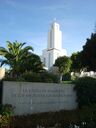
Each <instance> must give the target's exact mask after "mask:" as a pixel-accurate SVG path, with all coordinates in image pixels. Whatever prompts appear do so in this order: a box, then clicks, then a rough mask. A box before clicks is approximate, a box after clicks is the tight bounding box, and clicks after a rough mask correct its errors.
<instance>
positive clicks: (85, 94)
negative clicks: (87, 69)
mask: <svg viewBox="0 0 96 128" xmlns="http://www.w3.org/2000/svg"><path fill="white" fill-rule="evenodd" d="M75 84H76V86H75V90H76V92H77V102H78V104H79V107H83V106H87V105H90V104H94V103H95V104H96V79H94V78H91V77H82V78H79V79H78V80H77V81H76V82H75Z"/></svg>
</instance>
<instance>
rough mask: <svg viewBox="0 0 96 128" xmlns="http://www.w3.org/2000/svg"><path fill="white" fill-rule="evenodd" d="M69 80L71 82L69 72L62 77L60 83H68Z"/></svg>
mask: <svg viewBox="0 0 96 128" xmlns="http://www.w3.org/2000/svg"><path fill="white" fill-rule="evenodd" d="M70 80H71V75H70V73H69V72H68V73H66V74H64V75H63V77H62V81H70Z"/></svg>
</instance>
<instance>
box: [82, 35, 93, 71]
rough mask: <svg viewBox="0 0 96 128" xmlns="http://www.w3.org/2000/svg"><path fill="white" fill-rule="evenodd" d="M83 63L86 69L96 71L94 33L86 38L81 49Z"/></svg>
mask: <svg viewBox="0 0 96 128" xmlns="http://www.w3.org/2000/svg"><path fill="white" fill-rule="evenodd" d="M82 57H83V65H84V66H85V67H86V68H87V70H91V71H96V33H92V35H91V38H90V39H89V38H88V39H87V41H86V44H85V45H84V46H83V51H82Z"/></svg>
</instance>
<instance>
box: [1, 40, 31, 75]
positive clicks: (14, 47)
mask: <svg viewBox="0 0 96 128" xmlns="http://www.w3.org/2000/svg"><path fill="white" fill-rule="evenodd" d="M25 44H26V43H19V42H17V41H15V42H13V43H11V42H10V41H7V48H6V49H5V48H3V47H0V55H1V56H3V57H4V59H3V61H2V62H1V66H2V65H4V64H7V65H9V66H10V71H11V75H13V76H14V77H18V76H20V73H21V71H22V70H21V69H22V68H23V63H24V62H25V60H26V58H27V57H29V54H30V52H29V51H30V50H31V51H33V48H32V47H31V46H26V47H24V45H25ZM23 70H25V69H23Z"/></svg>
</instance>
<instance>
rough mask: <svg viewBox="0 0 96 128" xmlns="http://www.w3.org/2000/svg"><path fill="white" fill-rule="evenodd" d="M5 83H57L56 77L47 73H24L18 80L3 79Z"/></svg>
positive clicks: (11, 78)
mask: <svg viewBox="0 0 96 128" xmlns="http://www.w3.org/2000/svg"><path fill="white" fill-rule="evenodd" d="M4 80H5V81H27V82H44V83H58V82H59V77H58V75H55V74H52V73H49V72H45V71H44V72H40V73H36V72H25V73H23V75H22V76H20V77H19V78H14V77H5V78H4Z"/></svg>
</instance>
